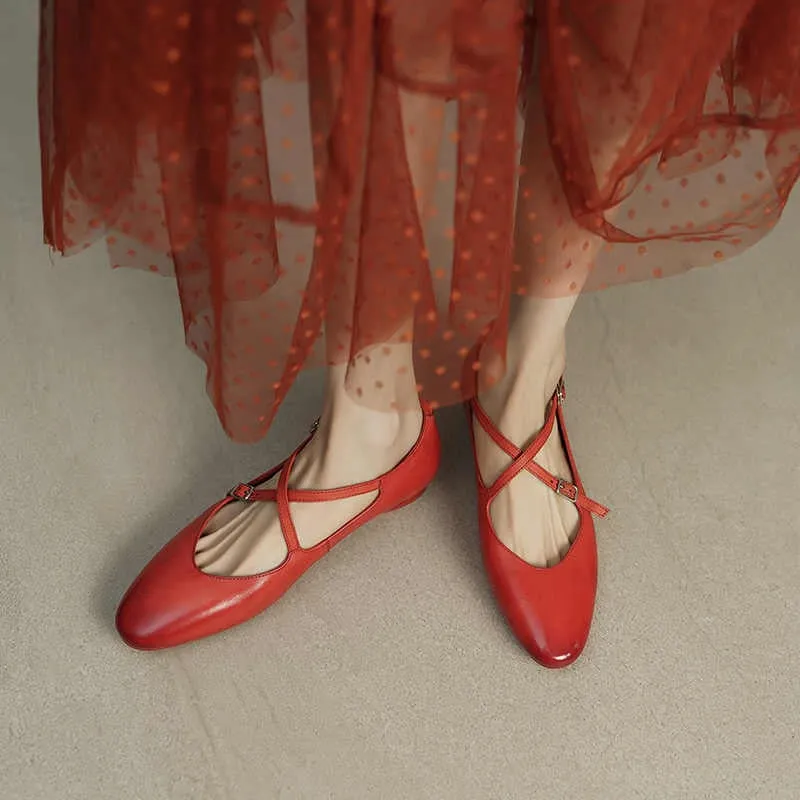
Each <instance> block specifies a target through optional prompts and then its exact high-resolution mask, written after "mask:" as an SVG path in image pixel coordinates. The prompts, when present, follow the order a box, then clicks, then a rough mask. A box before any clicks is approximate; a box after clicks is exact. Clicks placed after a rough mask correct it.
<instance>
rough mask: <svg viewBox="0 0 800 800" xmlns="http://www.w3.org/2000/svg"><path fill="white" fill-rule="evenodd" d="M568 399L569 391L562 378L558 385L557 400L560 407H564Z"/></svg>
mask: <svg viewBox="0 0 800 800" xmlns="http://www.w3.org/2000/svg"><path fill="white" fill-rule="evenodd" d="M566 399H567V390H566V388H565V387H564V379H563V378H560V379H559V381H558V383H557V384H556V400H557V401H558V404H559V405H560V406H563V405H564V401H565V400H566Z"/></svg>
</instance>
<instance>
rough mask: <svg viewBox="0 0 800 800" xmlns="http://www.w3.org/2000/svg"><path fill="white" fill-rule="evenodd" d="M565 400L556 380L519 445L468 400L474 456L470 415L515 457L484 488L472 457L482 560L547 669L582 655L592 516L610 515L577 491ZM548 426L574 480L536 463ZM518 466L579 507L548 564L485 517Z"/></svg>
mask: <svg viewBox="0 0 800 800" xmlns="http://www.w3.org/2000/svg"><path fill="white" fill-rule="evenodd" d="M564 397H565V395H564V384H563V381H559V384H558V387H557V388H556V391H555V394H554V395H553V399H552V400H551V401H550V404H549V406H548V412H547V419H546V421H545V424H544V426H543V427H542V430H541V431H540V432H539V433H538V434H537V436H536V437H535V438H534V439H533V441H532V442H531V443H530V444H529V445H528V446H527V447H525V448H524V449H523V450H520V449H519V448H518V447H516V446H515V445H513V444H512V443H511V442H509V441H508V439H506V437H505V436H503V434H502V433H500V431H498V430H497V428H496V427H495V426H494V424H493V423H492V421H491V420H490V419H489V417H488V416H487V414H486V412H485V411H484V410H483V409H482V408H481V406H480V405H479V403H478V402H477V400H475V399H473V400H470V401H469V403H468V404H467V413H468V415H469V418H470V433H471V434H472V446H473V454H474V453H475V435H474V433H475V432H474V430H473V427H472V419H473V417H474V418H475V419H477V420H478V423H479V424H480V426H481V427H482V428H483V429H484V430H485V431H486V433H487V434H488V435H489V436H490V437H491V439H492V441H493V442H494V443H495V444H496V445H497V446H498V447H499V448H501V449H502V450H503V451H504V452H505V453H506V454H507V455H508V456H509V457H510V458H512V459H514V460H513V461H512V463H511V464H510V465H509V466H508V467H507V468H506V469H505V470H504V471H503V473H502V474H501V475H500V477H499V478H498V479H497V480H496V481H495V482H494V483H493V484H492V485H491V486H486V485H485V484H484V482H483V480H482V479H481V473H480V469H479V467H478V463H477V455H476V456H475V474H476V477H477V481H478V524H479V528H480V536H481V549H482V552H483V562H484V565H485V567H486V572H487V574H488V576H489V582H490V583H491V585H492V589H493V590H494V594H495V596H496V597H497V601H498V603H499V605H500V608H501V609H502V611H503V613H504V614H505V616H506V619H507V620H508V622H509V624H510V625H511V629H512V630H513V631H514V634H515V635H516V636H517V638H518V639H519V640H520V642H521V643H522V645H523V646H524V647H525V649H526V650H527V651H528V652H529V653H530V654H531V655H532V656H533V658H534V659H535V660H536V661H538V662H539V663H540V664H541V665H542V666H545V667H566V666H568V665H569V664H571V663H572V662H573V661H575V659H576V658H577V657H578V656H579V655H580V654H581V652H582V650H583V648H584V645H585V644H586V640H587V638H588V636H589V628H590V626H591V623H592V614H593V612H594V599H595V592H596V589H597V543H596V541H595V534H594V522H593V520H592V515H593V514H596V515H597V516H599V517H604V516H605V515H606V514H607V513H608V509H607V508H606V507H605V506H602V505H600V504H599V503H596V502H595V501H594V500H590V499H589V498H588V497H587V496H586V494H585V493H584V491H583V484H582V483H581V480H580V478H579V477H578V472H577V469H576V468H575V460H574V458H573V455H572V449H571V448H570V445H569V440H568V439H567V433H566V429H565V427H564V415H563V402H564ZM554 425H555V426H558V431H559V433H560V435H561V440H562V442H563V443H564V449H565V451H566V453H567V459H568V463H569V466H570V469H571V470H572V475H573V477H574V480H575V482H574V483H571V482H569V481H565V480H562V479H561V478H557V477H556V476H555V475H551V474H550V473H549V472H548V471H547V470H545V469H543V468H542V467H541V466H539V464H537V463H536V462H535V461H534V458H535V457H536V455H537V453H538V452H539V451H540V450H541V449H542V447H543V446H544V443H545V442H546V441H547V439H548V438H549V436H550V433H551V432H552V430H553V426H554ZM522 470H527V471H528V472H530V473H531V475H534V476H535V477H537V478H538V479H539V480H540V481H542V483H544V484H545V485H546V486H549V487H550V488H551V489H552V490H553V491H554V492H556V493H557V494H560V495H561V496H562V497H566V498H567V499H568V500H570V501H571V502H573V503H574V504H575V505H576V506H577V508H578V513H579V520H580V521H579V523H578V525H579V527H578V533H577V535H576V536H575V539H574V540H573V542H572V544H571V545H570V548H569V551H568V552H567V554H566V555H565V556H564V558H563V559H562V560H561V561H560V562H559V563H558V564H556V565H555V566H553V567H535V566H533V565H532V564H529V563H528V562H527V561H524V560H523V559H522V558H520V557H519V556H518V555H517V554H516V553H514V552H513V551H512V550H509V548H508V547H506V546H505V545H504V544H503V543H502V542H501V541H500V539H498V538H497V534H496V533H495V530H494V528H493V527H492V520H491V516H490V514H489V508H490V506H491V503H492V501H493V500H494V499H495V497H497V495H498V493H499V492H500V491H501V490H502V489H503V488H504V487H505V486H507V485H508V484H509V483H510V482H511V481H512V480H513V479H514V477H515V476H516V475H518V474H519V473H520V472H521V471H522Z"/></svg>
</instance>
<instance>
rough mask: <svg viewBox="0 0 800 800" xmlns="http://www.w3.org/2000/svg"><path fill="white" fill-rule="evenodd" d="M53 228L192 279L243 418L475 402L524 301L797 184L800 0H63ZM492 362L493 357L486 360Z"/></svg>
mask: <svg viewBox="0 0 800 800" xmlns="http://www.w3.org/2000/svg"><path fill="white" fill-rule="evenodd" d="M40 119H41V144H42V164H43V203H44V226H45V237H46V240H47V242H48V243H50V244H51V245H52V246H53V247H55V248H57V249H58V250H60V251H61V252H63V253H72V252H75V251H78V250H81V249H82V248H85V247H87V246H89V244H90V243H92V242H95V241H97V240H103V241H104V242H105V245H106V247H107V248H108V253H109V257H110V261H111V263H112V264H113V265H114V266H134V267H141V268H144V269H149V270H151V271H152V272H155V273H161V274H164V275H174V276H175V278H176V279H177V284H178V288H179V292H180V300H181V307H182V312H183V321H184V325H185V330H186V340H187V343H188V345H189V347H190V348H191V349H192V350H193V351H194V352H196V353H197V354H198V355H199V356H200V357H201V358H203V359H204V361H205V363H206V365H207V370H208V390H209V394H210V396H211V398H212V400H213V402H214V405H215V407H216V409H217V411H218V413H219V416H220V419H221V421H222V424H223V426H224V427H225V430H226V431H227V432H228V433H229V434H230V435H231V436H232V437H234V438H236V439H238V440H243V441H248V440H249V441H252V440H255V439H258V438H260V437H261V436H263V435H264V433H265V432H266V431H267V429H268V427H269V424H270V422H271V420H272V419H273V417H274V414H275V412H276V410H277V408H278V406H279V404H280V402H281V400H282V399H283V397H284V396H285V395H286V393H287V392H288V390H289V389H290V387H291V386H292V383H293V381H294V379H295V378H296V376H297V374H298V373H299V371H300V370H301V369H303V368H305V367H308V366H310V365H313V364H317V365H319V364H336V365H341V367H340V368H341V369H344V370H345V371H346V374H347V386H348V388H349V389H350V390H351V391H352V394H353V396H354V397H357V398H360V399H361V401H362V402H364V403H367V404H370V405H371V406H373V407H375V408H381V407H383V406H385V405H387V404H391V403H396V402H397V394H396V393H395V392H393V391H392V386H393V385H394V383H396V381H397V374H396V373H397V372H398V371H400V370H404V369H407V367H404V366H400V367H397V360H396V359H395V358H394V355H393V353H394V352H395V350H396V348H398V347H400V348H403V347H404V348H405V349H406V351H408V349H409V347H413V372H414V373H415V375H416V384H417V387H416V389H417V390H419V391H422V392H423V394H424V395H425V396H426V398H427V399H428V400H430V401H432V402H433V403H435V404H445V403H452V402H456V401H461V400H463V399H464V397H465V396H466V395H468V393H469V391H471V385H472V384H474V381H472V382H469V381H466V380H464V375H465V374H468V373H469V369H470V368H472V369H477V368H478V367H479V366H480V364H479V363H472V364H471V363H470V360H471V359H472V360H474V359H475V358H476V355H475V354H476V352H477V351H476V349H475V346H476V343H478V342H483V343H484V346H485V347H491V348H492V349H493V350H494V351H495V352H500V353H502V352H503V348H504V343H505V337H506V332H507V327H508V316H509V305H510V302H511V298H512V296H513V295H528V296H534V297H541V298H551V297H563V296H566V295H570V294H575V293H578V292H581V291H586V290H593V289H600V288H604V287H607V286H611V285H613V284H619V283H623V282H627V281H634V280H641V279H648V278H655V279H657V278H662V277H666V276H669V275H672V274H675V273H678V272H682V271H684V270H686V269H688V268H690V267H694V266H699V265H708V264H715V263H717V262H720V261H722V260H724V259H727V258H729V257H731V256H734V255H736V254H737V253H739V252H741V251H742V250H743V249H744V248H746V247H748V246H750V245H752V244H753V243H754V242H755V241H756V240H758V239H759V238H760V237H761V236H763V235H764V233H766V232H767V231H769V229H770V228H771V227H773V226H774V225H775V224H776V222H777V220H778V218H779V216H780V214H781V211H782V209H783V207H784V203H785V201H786V199H787V196H788V194H789V192H790V190H791V188H792V186H793V185H794V182H795V180H796V179H797V176H798V171H800V2H798V0H136V2H133V0H93V2H85V0H42V5H41V42H40ZM481 352H483V351H481Z"/></svg>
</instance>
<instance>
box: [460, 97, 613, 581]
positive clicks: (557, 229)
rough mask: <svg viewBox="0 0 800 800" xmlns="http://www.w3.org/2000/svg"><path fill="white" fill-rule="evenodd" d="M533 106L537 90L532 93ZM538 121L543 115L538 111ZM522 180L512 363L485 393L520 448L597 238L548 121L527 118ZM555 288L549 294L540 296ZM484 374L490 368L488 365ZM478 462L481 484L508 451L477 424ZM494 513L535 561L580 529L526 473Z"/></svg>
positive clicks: (564, 468) (554, 373)
mask: <svg viewBox="0 0 800 800" xmlns="http://www.w3.org/2000/svg"><path fill="white" fill-rule="evenodd" d="M531 102H532V105H533V104H535V103H536V102H538V98H536V97H534V98H532V101H531ZM532 116H533V118H534V120H536V119H539V120H541V119H543V116H542V115H540V114H539V115H537V114H536V112H535V110H534V112H533V114H532ZM523 163H525V164H526V165H528V173H527V175H526V177H525V179H524V180H523V184H522V187H521V192H520V198H519V202H518V207H517V225H516V260H517V263H518V264H520V265H521V266H522V268H523V274H525V275H526V276H528V280H529V285H528V286H524V285H523V286H522V289H523V291H526V292H527V296H524V297H517V298H515V299H516V303H515V306H514V307H513V309H512V310H513V314H512V324H511V328H510V331H509V339H508V350H507V354H506V355H507V359H506V371H505V372H504V374H503V375H502V377H501V378H500V380H499V381H498V382H497V383H496V384H493V385H491V386H483V387H482V389H481V391H480V392H479V400H480V403H481V405H482V406H483V407H484V409H485V410H486V412H487V413H488V415H489V416H490V418H491V419H492V420H493V421H494V422H495V424H496V425H497V426H498V427H499V429H500V430H501V431H502V432H503V433H504V434H505V436H506V437H507V438H508V439H510V440H511V441H512V442H513V443H514V444H516V445H517V446H518V447H523V446H524V445H526V444H527V443H528V442H529V441H530V440H531V439H532V438H533V437H534V436H535V435H536V433H538V431H539V430H540V429H541V427H542V425H543V424H544V415H545V410H546V406H547V403H548V401H549V400H550V398H551V397H552V395H553V392H554V390H555V387H556V384H557V383H558V380H559V378H560V377H561V375H562V373H563V371H564V366H565V364H566V337H565V332H566V325H567V322H568V320H569V317H570V314H571V313H572V310H573V308H574V306H575V302H576V300H577V293H578V292H579V291H580V289H581V287H582V285H583V283H584V282H585V280H586V276H587V275H588V272H589V269H590V267H591V262H592V260H593V259H594V258H595V256H596V254H597V251H598V248H599V247H600V242H599V240H598V239H597V237H591V236H589V235H588V234H587V232H586V231H585V230H584V229H582V228H581V227H580V226H579V225H577V223H575V222H574V221H573V220H572V218H571V216H570V215H569V212H568V211H567V209H566V203H565V201H564V198H563V195H561V189H560V186H559V185H558V182H557V181H556V180H555V175H554V172H553V170H552V169H551V168H550V164H551V161H550V156H549V151H548V144H547V134H546V131H545V128H544V125H543V123H541V122H539V123H536V122H535V121H534V123H533V124H530V125H529V126H528V127H527V129H526V138H525V141H524V142H523ZM548 292H549V293H551V294H553V295H554V296H553V297H547V296H544V295H546V294H547V293H548ZM487 367H488V368H487V370H486V373H487V374H492V372H493V371H494V370H493V369H492V365H491V364H489V365H487ZM474 428H475V440H476V451H477V457H478V463H479V465H480V470H481V474H482V477H483V479H484V481H485V482H487V483H490V482H493V481H494V480H495V479H496V478H497V477H498V476H499V475H500V473H501V472H502V471H503V470H504V469H505V468H506V467H507V466H508V464H509V463H510V459H509V458H508V456H507V455H506V454H505V453H504V452H503V451H502V450H500V449H499V448H498V447H497V446H496V445H495V444H494V443H493V442H492V441H491V439H490V438H489V437H488V436H487V435H486V433H485V432H484V431H483V429H482V428H481V427H480V425H479V424H478V423H477V422H476V423H475V424H474ZM536 460H537V462H538V463H539V464H540V465H541V466H542V467H544V468H545V469H547V470H548V471H549V472H550V473H552V474H554V475H558V476H559V477H562V478H564V479H566V480H571V478H572V475H571V473H570V470H569V466H568V464H567V459H566V454H565V453H564V450H563V447H562V445H561V441H560V439H559V436H558V434H557V431H556V430H555V429H554V432H553V434H551V436H550V438H549V439H548V441H547V443H546V444H545V446H544V447H543V448H542V450H541V451H540V453H539V455H538V456H537V457H536ZM491 516H492V521H493V523H494V527H495V530H496V531H497V535H498V536H499V538H500V539H501V541H502V542H503V543H504V544H505V545H506V546H508V547H509V548H510V549H511V550H513V551H514V552H515V553H517V554H518V555H519V556H521V557H522V558H523V559H525V560H526V561H528V562H529V563H531V564H535V565H536V566H541V567H544V566H552V565H553V564H555V563H557V562H558V561H559V560H560V559H561V558H563V556H564V555H565V554H566V552H567V550H568V549H569V544H570V541H571V539H572V538H573V537H574V535H575V533H576V532H577V524H578V513H577V510H576V508H575V506H574V505H573V504H572V503H570V502H569V501H568V500H566V499H565V498H563V497H560V496H559V495H557V494H555V493H554V492H552V491H551V490H550V489H548V488H547V487H546V486H544V485H543V484H542V483H541V482H540V481H538V480H537V479H536V478H534V477H533V476H532V475H530V474H529V473H528V472H526V471H523V472H522V473H521V474H519V475H518V476H517V477H515V478H514V480H513V481H511V483H510V484H509V485H508V486H507V487H506V488H505V489H503V490H502V491H501V492H500V494H499V495H498V497H497V498H496V499H495V501H494V502H493V503H492V507H491Z"/></svg>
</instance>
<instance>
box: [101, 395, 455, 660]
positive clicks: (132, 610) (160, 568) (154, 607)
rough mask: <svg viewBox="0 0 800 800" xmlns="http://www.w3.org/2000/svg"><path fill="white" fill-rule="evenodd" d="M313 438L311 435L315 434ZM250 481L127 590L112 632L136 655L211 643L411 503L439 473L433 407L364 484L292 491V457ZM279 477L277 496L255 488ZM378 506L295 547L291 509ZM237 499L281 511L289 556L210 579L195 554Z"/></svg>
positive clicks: (171, 544)
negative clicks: (363, 498) (406, 446)
mask: <svg viewBox="0 0 800 800" xmlns="http://www.w3.org/2000/svg"><path fill="white" fill-rule="evenodd" d="M312 436H313V433H312ZM310 439H311V436H309V437H308V438H307V439H306V440H305V441H304V442H303V443H302V444H301V445H300V447H298V448H297V450H295V452H294V453H292V455H291V456H289V458H287V459H286V460H285V461H283V462H282V463H281V464H279V465H278V466H276V467H274V468H273V469H271V470H269V471H268V472H265V473H264V474H263V475H260V476H259V477H257V478H255V479H254V480H253V481H251V482H250V483H240V484H239V485H238V486H236V487H235V488H234V489H232V490H231V491H230V492H229V493H228V495H227V496H226V497H225V498H223V499H222V500H220V501H219V502H218V503H216V504H215V505H213V506H211V508H209V509H208V510H207V511H205V512H204V513H203V514H201V515H200V516H199V517H198V518H197V519H196V520H195V521H194V522H192V523H191V524H190V525H188V526H187V527H186V528H184V529H183V530H182V531H181V532H180V533H179V534H178V535H177V536H176V537H175V538H174V539H172V541H170V542H169V543H168V544H167V545H166V546H165V547H164V548H163V549H162V550H161V551H160V552H159V553H158V554H157V555H156V556H155V558H153V560H152V561H150V563H149V564H148V565H147V566H146V567H145V568H144V570H143V571H142V573H141V574H140V575H139V577H138V578H137V579H136V580H135V581H134V583H133V585H132V586H131V587H130V589H128V591H127V593H126V594H125V597H124V598H123V599H122V602H121V604H120V607H119V610H118V611H117V620H116V623H117V630H118V631H119V633H120V636H122V638H123V640H124V641H125V642H126V643H127V644H128V645H130V646H131V647H134V648H136V649H139V650H159V649H162V648H166V647H174V646H176V645H179V644H184V643H185V642H190V641H192V640H194V639H200V638H202V637H204V636H211V635H212V634H215V633H219V632H220V631H223V630H225V629H227V628H231V627H233V626H234V625H239V624H240V623H242V622H245V621H246V620H248V619H250V618H251V617H254V616H255V615H256V614H259V613H260V612H262V611H264V610H265V609H266V608H267V607H269V606H270V605H272V603H274V602H275V601H276V600H277V599H278V598H279V597H281V595H283V593H284V592H285V591H286V590H287V589H288V588H289V587H290V586H291V585H292V584H293V583H294V582H295V581H296V580H297V579H298V578H299V577H300V576H301V575H302V574H303V573H304V572H305V571H306V570H307V569H308V568H309V567H311V566H312V564H314V563H315V562H316V561H318V560H319V559H320V558H322V556H324V555H325V554H326V553H327V552H328V551H329V550H330V549H331V548H332V547H333V546H334V545H335V544H337V543H338V542H341V541H342V539H344V538H345V536H347V535H348V534H350V533H352V532H353V531H355V530H356V529H357V528H360V527H361V526H362V525H364V524H365V523H367V522H369V521H370V520H372V519H374V518H375V517H377V516H378V515H379V514H383V513H384V512H386V511H392V510H394V509H397V508H400V507H402V506H404V505H407V504H408V503H410V502H412V501H413V500H415V499H416V498H417V497H419V496H420V495H421V494H422V493H423V492H424V491H425V489H426V488H427V486H428V484H429V483H430V482H431V481H432V480H433V478H434V476H435V474H436V470H437V468H438V466H439V457H440V449H441V446H440V441H439V433H438V431H437V429H436V423H435V422H434V419H433V415H432V412H431V410H430V408H428V407H423V421H422V430H421V432H420V435H419V439H418V440H417V443H416V444H415V445H414V447H412V448H411V450H410V451H409V452H408V454H407V455H406V456H405V458H404V459H403V460H402V461H401V462H400V463H399V464H398V465H397V466H396V467H394V468H393V469H391V470H389V472H386V473H385V474H384V475H381V476H380V477H378V478H375V479H374V480H371V481H365V482H364V483H358V484H353V485H351V486H344V487H342V488H338V489H325V490H318V491H312V490H307V489H290V488H289V487H288V482H289V475H290V474H291V471H292V465H293V464H294V460H295V458H296V457H297V454H298V453H299V452H300V450H302V449H303V447H305V446H306V444H308V442H309V441H310ZM278 474H279V478H278V484H277V487H276V488H275V489H259V488H258V487H259V486H260V485H261V484H263V483H265V482H266V481H268V480H270V478H272V477H274V476H275V475H278ZM376 491H377V495H376V497H375V499H374V500H373V501H372V502H371V503H370V505H369V506H367V508H366V509H364V510H363V511H362V512H361V513H359V514H357V515H356V516H355V517H354V518H353V519H351V520H350V521H349V522H347V523H346V524H344V525H343V526H342V527H340V528H339V529H338V530H337V531H335V532H334V533H333V534H331V535H330V536H329V537H328V538H327V539H324V540H323V541H321V542H320V543H319V544H317V545H314V546H313V547H309V548H304V547H302V546H301V545H300V542H299V541H298V538H297V532H296V531H295V528H294V525H293V523H292V517H291V514H290V509H289V503H297V502H306V503H313V502H321V501H326V500H340V499H344V498H347V497H354V496H356V495H363V494H368V493H370V492H376ZM235 500H241V501H244V502H253V501H271V502H275V503H277V505H278V515H279V518H280V523H281V530H282V532H283V535H284V538H285V540H286V544H287V548H288V554H287V556H286V558H285V559H284V561H283V563H282V564H280V566H278V567H275V568H274V569H271V570H269V571H267V572H262V573H259V574H257V575H252V576H246V577H237V576H233V577H224V576H216V575H209V574H206V573H205V572H203V571H202V570H200V569H199V568H198V567H197V566H196V564H195V549H196V546H197V540H198V539H199V538H200V536H201V534H202V533H203V531H204V529H205V528H206V526H207V524H208V522H209V520H210V519H211V518H212V517H213V516H214V514H216V513H217V511H219V510H220V509H221V508H222V507H223V506H225V505H227V504H228V503H231V502H234V501H235Z"/></svg>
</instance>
